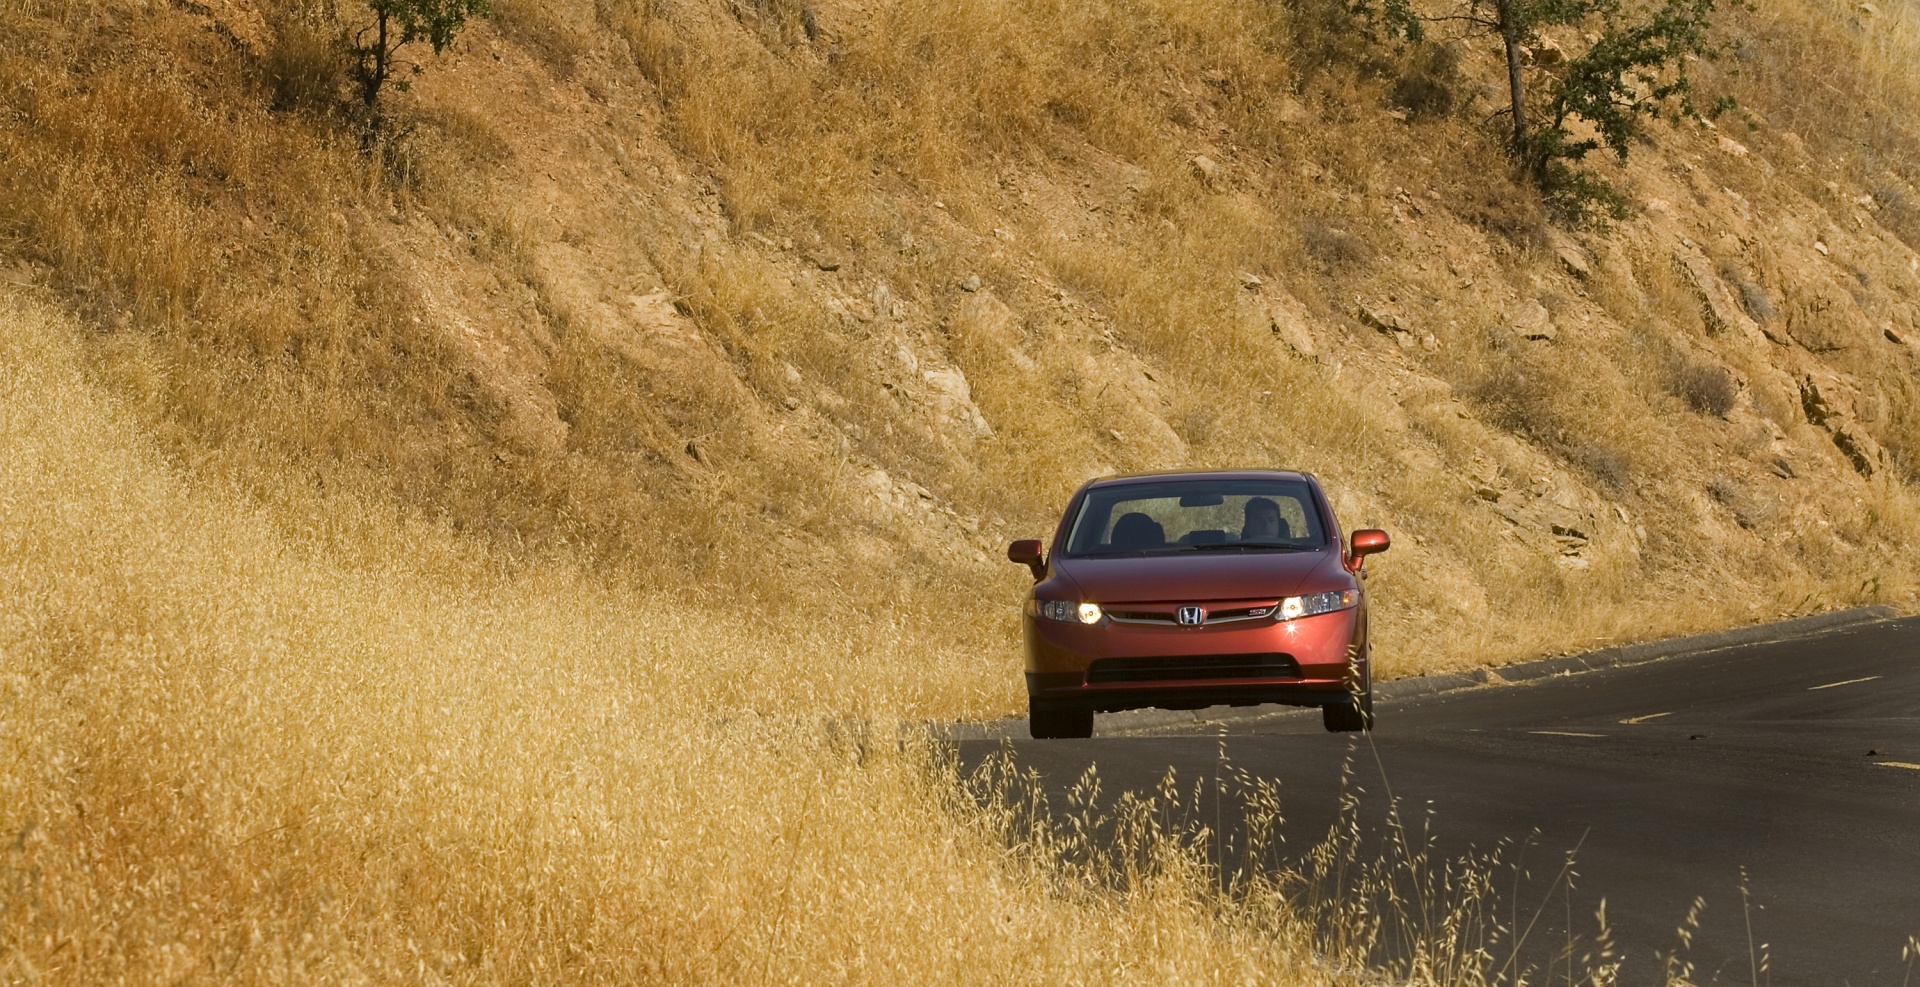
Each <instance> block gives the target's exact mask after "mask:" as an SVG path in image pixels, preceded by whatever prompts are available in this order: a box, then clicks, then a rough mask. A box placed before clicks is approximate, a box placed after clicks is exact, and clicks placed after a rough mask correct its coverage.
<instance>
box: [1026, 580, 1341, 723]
mask: <svg viewBox="0 0 1920 987" xmlns="http://www.w3.org/2000/svg"><path fill="white" fill-rule="evenodd" d="M1269 602H1270V601H1269ZM1235 605H1236V604H1221V605H1220V606H1221V607H1223V608H1224V607H1230V606H1235ZM1239 605H1242V606H1245V605H1259V604H1258V602H1257V601H1256V602H1255V603H1252V604H1239ZM1365 627H1366V623H1365V612H1364V609H1363V608H1361V607H1355V608H1351V609H1347V610H1338V611H1335V612H1333V613H1324V614H1318V615H1316V616H1312V617H1301V618H1298V619H1295V620H1286V621H1282V620H1272V619H1263V620H1248V621H1240V622H1236V623H1230V624H1221V625H1217V626H1209V625H1202V626H1200V627H1174V626H1151V625H1141V624H1126V623H1118V622H1116V621H1114V620H1112V619H1111V618H1106V619H1102V620H1101V621H1100V622H1099V623H1097V624H1078V623H1068V622H1063V621H1054V620H1047V619H1044V618H1041V617H1038V616H1036V615H1034V614H1033V613H1031V612H1029V613H1028V614H1027V615H1026V617H1025V637H1026V651H1027V654H1026V665H1027V692H1028V694H1029V695H1030V696H1032V697H1033V698H1035V699H1039V700H1043V701H1047V702H1052V703H1058V704H1061V705H1076V706H1086V707H1090V708H1092V709H1095V710H1099V711H1103V712H1105V711H1114V710H1123V709H1141V708H1147V707H1160V708H1165V709H1199V708H1202V707H1206V706H1217V705H1233V706H1246V705H1257V704H1260V703H1283V704H1287V705H1293V706H1328V705H1338V704H1344V703H1348V702H1351V701H1352V698H1351V697H1352V696H1353V694H1354V693H1355V692H1356V691H1361V690H1365V689H1366V688H1367V687H1368V684H1369V679H1370V675H1369V672H1368V668H1367V649H1366V640H1365Z"/></svg>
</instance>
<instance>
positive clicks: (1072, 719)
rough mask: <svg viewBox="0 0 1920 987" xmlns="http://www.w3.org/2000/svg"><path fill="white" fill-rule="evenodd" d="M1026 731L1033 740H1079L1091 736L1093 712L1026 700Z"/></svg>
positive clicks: (1035, 700)
mask: <svg viewBox="0 0 1920 987" xmlns="http://www.w3.org/2000/svg"><path fill="white" fill-rule="evenodd" d="M1027 731H1028V732H1029V733H1031V734H1033V739H1035V740H1080V739H1084V738H1087V737H1091V736H1093V710H1091V709H1088V708H1087V707H1085V706H1062V705H1058V704H1055V703H1050V702H1045V701H1043V700H1039V699H1031V698H1030V699H1028V700H1027Z"/></svg>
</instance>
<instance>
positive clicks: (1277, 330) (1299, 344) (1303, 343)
mask: <svg viewBox="0 0 1920 987" xmlns="http://www.w3.org/2000/svg"><path fill="white" fill-rule="evenodd" d="M1267 327H1268V328H1269V329H1271V330H1272V331H1273V334H1274V335H1275V336H1278V337H1280V341H1281V342H1283V343H1285V344H1287V347H1288V348H1289V349H1291V350H1293V351H1294V352H1295V353H1298V354H1300V355H1301V356H1304V357H1306V358H1308V359H1310V360H1311V359H1313V358H1315V357H1317V356H1319V349H1318V347H1316V346H1315V345H1314V342H1313V333H1312V332H1310V331H1309V330H1308V329H1307V320H1306V315H1305V313H1304V312H1303V311H1301V310H1299V309H1298V305H1297V303H1295V304H1294V305H1285V304H1274V305H1270V306H1268V308H1267Z"/></svg>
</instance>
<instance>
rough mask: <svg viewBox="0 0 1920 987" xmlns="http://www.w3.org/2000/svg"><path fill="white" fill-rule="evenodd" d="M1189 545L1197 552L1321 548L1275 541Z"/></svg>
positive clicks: (1304, 550) (1289, 550)
mask: <svg viewBox="0 0 1920 987" xmlns="http://www.w3.org/2000/svg"><path fill="white" fill-rule="evenodd" d="M1187 547H1188V548H1191V549H1193V550H1194V551H1196V552H1215V551H1220V550H1222V549H1228V548H1238V549H1243V550H1244V549H1249V548H1257V549H1262V550H1265V551H1269V552H1317V551H1319V550H1320V549H1319V548H1318V547H1317V546H1313V545H1287V544H1276V543H1273V542H1244V541H1216V542H1205V543H1203V544H1199V545H1188V546H1187Z"/></svg>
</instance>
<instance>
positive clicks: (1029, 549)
mask: <svg viewBox="0 0 1920 987" xmlns="http://www.w3.org/2000/svg"><path fill="white" fill-rule="evenodd" d="M1007 559H1008V560H1009V561H1012V562H1018V563H1020V564H1021V565H1023V566H1026V567H1027V568H1029V569H1031V570H1033V579H1034V582H1039V581H1040V579H1041V578H1042V577H1044V576H1045V575H1046V574H1047V557H1046V556H1045V555H1044V554H1042V549H1041V548H1040V539H1038V538H1022V539H1020V540H1019V541H1017V542H1014V543H1013V544H1011V545H1008V546H1007Z"/></svg>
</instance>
